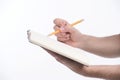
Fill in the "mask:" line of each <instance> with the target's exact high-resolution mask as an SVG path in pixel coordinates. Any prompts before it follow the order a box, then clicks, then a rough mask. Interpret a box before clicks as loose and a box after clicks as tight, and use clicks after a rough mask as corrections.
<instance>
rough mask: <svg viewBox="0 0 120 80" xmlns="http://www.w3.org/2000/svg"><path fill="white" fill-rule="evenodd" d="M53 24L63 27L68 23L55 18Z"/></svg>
mask: <svg viewBox="0 0 120 80" xmlns="http://www.w3.org/2000/svg"><path fill="white" fill-rule="evenodd" d="M54 24H55V25H57V26H65V25H66V24H68V22H67V21H65V20H63V19H60V18H56V19H55V20H54Z"/></svg>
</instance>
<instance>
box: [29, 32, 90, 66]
mask: <svg viewBox="0 0 120 80" xmlns="http://www.w3.org/2000/svg"><path fill="white" fill-rule="evenodd" d="M27 34H28V40H29V42H31V43H33V44H35V45H38V46H40V47H43V48H46V49H48V50H51V51H53V52H56V53H58V54H60V55H62V56H65V57H67V58H69V59H72V60H74V61H77V62H78V63H81V64H84V65H90V61H89V59H88V57H86V56H85V55H84V54H85V53H86V51H83V50H81V49H78V48H74V47H72V46H69V45H67V44H64V43H62V42H59V41H57V40H54V39H52V38H50V37H48V36H45V35H42V34H40V33H37V32H35V31H31V30H29V31H28V32H27Z"/></svg>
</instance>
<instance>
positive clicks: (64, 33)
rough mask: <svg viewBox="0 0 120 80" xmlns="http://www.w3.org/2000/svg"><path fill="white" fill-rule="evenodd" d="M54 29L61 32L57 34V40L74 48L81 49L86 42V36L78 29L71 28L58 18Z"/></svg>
mask: <svg viewBox="0 0 120 80" xmlns="http://www.w3.org/2000/svg"><path fill="white" fill-rule="evenodd" d="M54 24H55V26H54V29H55V30H60V33H58V34H56V36H57V40H58V41H61V42H63V43H66V44H68V45H70V46H73V47H79V48H80V47H81V46H82V44H83V41H84V35H83V34H81V33H80V32H79V31H78V30H77V29H75V28H73V27H72V28H71V27H70V24H69V23H68V22H67V21H65V20H63V19H59V18H56V19H55V20H54Z"/></svg>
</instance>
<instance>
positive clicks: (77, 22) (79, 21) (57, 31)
mask: <svg viewBox="0 0 120 80" xmlns="http://www.w3.org/2000/svg"><path fill="white" fill-rule="evenodd" d="M82 21H84V19H81V20H78V21H76V22H74V23H72V24H70V27H73V26H74V25H76V24H79V23H81V22H82ZM59 32H60V30H56V31H55V32H52V33H50V34H49V35H48V36H52V35H55V34H57V33H59Z"/></svg>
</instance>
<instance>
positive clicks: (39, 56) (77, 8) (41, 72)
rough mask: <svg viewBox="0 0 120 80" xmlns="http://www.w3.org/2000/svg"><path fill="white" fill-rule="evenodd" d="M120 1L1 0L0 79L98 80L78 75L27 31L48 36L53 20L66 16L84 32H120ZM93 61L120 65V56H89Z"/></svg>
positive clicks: (90, 33)
mask: <svg viewBox="0 0 120 80" xmlns="http://www.w3.org/2000/svg"><path fill="white" fill-rule="evenodd" d="M119 5H120V0H0V80H98V79H95V78H87V77H84V76H81V75H78V74H76V73H74V72H72V71H71V70H69V69H68V68H66V67H65V66H63V65H62V64H60V63H58V62H57V61H56V60H55V59H54V58H53V57H51V56H50V55H49V54H48V53H47V52H45V51H44V50H43V49H41V48H40V47H38V46H36V45H33V44H31V43H29V42H28V40H27V34H26V31H27V30H28V29H32V30H35V31H38V32H40V33H43V34H45V35H47V34H48V33H50V32H51V31H53V26H54V24H53V20H54V19H55V18H63V19H65V20H67V21H68V22H70V23H72V22H74V21H76V20H78V19H85V21H84V22H82V23H80V24H79V25H76V28H77V29H79V30H80V31H81V32H82V33H85V34H89V35H93V36H99V37H101V36H109V35H113V34H119V33H120V6H119ZM89 57H90V58H92V62H93V64H120V58H116V59H107V58H102V57H98V56H94V55H89Z"/></svg>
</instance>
